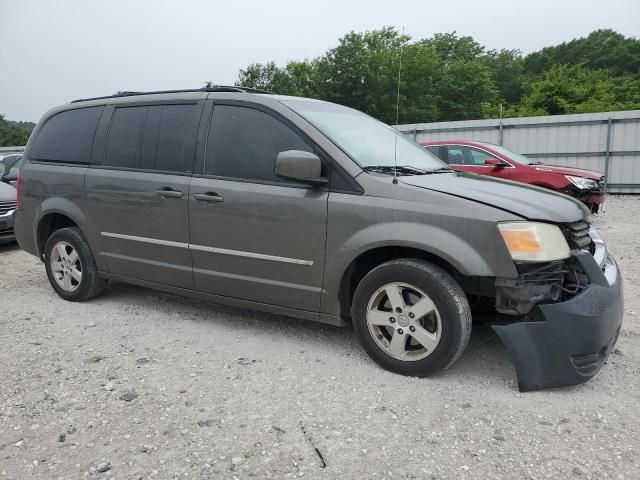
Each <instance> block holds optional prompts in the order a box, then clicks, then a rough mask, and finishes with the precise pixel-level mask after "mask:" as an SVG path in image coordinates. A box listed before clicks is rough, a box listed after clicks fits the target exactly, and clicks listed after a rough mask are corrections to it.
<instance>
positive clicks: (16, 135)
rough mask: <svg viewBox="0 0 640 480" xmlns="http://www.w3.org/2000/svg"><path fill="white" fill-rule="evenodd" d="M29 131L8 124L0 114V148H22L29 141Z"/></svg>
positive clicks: (12, 123) (10, 123)
mask: <svg viewBox="0 0 640 480" xmlns="http://www.w3.org/2000/svg"><path fill="white" fill-rule="evenodd" d="M29 135H31V130H30V129H29V128H25V127H22V126H20V125H18V124H16V123H15V122H10V121H8V120H6V119H5V118H4V115H2V114H0V147H15V146H22V145H25V144H26V143H27V140H29Z"/></svg>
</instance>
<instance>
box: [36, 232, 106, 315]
mask: <svg viewBox="0 0 640 480" xmlns="http://www.w3.org/2000/svg"><path fill="white" fill-rule="evenodd" d="M44 264H45V268H46V270H47V277H49V283H51V286H52V287H53V289H54V290H55V291H56V293H57V294H58V295H60V296H61V297H62V298H64V299H65V300H69V301H71V302H82V301H84V300H88V299H90V298H93V297H95V296H97V295H99V294H100V293H102V291H103V290H104V287H105V285H106V281H105V280H104V279H102V278H100V277H99V276H98V268H97V266H96V262H95V259H94V258H93V254H92V253H91V249H90V248H89V244H88V243H87V241H86V240H85V239H84V237H83V236H82V233H81V232H80V229H78V228H61V229H60V230H56V231H55V232H54V233H53V234H52V235H51V236H50V237H49V238H48V239H47V243H46V245H45V247H44Z"/></svg>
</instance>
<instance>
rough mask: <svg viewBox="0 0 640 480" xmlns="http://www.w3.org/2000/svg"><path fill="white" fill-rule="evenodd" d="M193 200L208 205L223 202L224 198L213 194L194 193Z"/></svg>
mask: <svg viewBox="0 0 640 480" xmlns="http://www.w3.org/2000/svg"><path fill="white" fill-rule="evenodd" d="M193 198H195V199H196V200H198V201H199V202H208V203H220V202H224V197H222V196H220V195H218V194H217V193H215V192H206V193H194V194H193Z"/></svg>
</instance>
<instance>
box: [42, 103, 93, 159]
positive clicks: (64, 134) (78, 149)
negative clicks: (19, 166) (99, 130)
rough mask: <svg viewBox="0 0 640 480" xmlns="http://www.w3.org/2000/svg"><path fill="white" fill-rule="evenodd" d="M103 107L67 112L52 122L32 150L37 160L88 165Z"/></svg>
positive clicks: (46, 126) (55, 116)
mask: <svg viewBox="0 0 640 480" xmlns="http://www.w3.org/2000/svg"><path fill="white" fill-rule="evenodd" d="M103 108H104V107H103V106H99V107H88V108H77V109H73V110H65V111H63V112H60V113H58V114H56V115H54V116H53V117H51V118H49V119H48V120H47V121H46V122H45V124H44V125H43V126H42V128H41V129H40V131H39V133H38V136H37V137H36V139H35V142H34V144H33V147H32V148H31V152H30V156H31V158H33V159H34V160H45V161H46V160H48V161H52V162H64V163H81V164H88V163H89V157H90V156H91V146H92V144H93V137H94V135H95V133H96V127H97V126H98V120H99V119H100V114H101V113H102V110H103Z"/></svg>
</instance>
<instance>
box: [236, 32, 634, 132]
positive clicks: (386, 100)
mask: <svg viewBox="0 0 640 480" xmlns="http://www.w3.org/2000/svg"><path fill="white" fill-rule="evenodd" d="M401 48H402V72H401V77H400V96H399V98H398V95H397V92H398V68H399V62H400V50H401ZM639 80H640V41H639V40H637V39H635V38H628V37H625V36H623V35H621V34H619V33H616V32H614V31H612V30H596V31H594V32H592V33H591V34H590V35H588V36H587V37H585V38H580V39H575V40H572V41H570V42H566V43H562V44H560V45H556V46H552V47H547V48H544V49H542V50H540V51H539V52H534V53H532V54H530V55H528V56H526V57H523V56H522V54H521V52H520V51H518V50H509V49H500V50H486V49H485V48H484V47H483V46H482V45H480V44H479V43H478V42H476V41H475V40H474V39H473V38H471V37H469V36H458V35H457V34H456V33H455V32H453V33H438V34H435V35H433V36H432V37H430V38H426V39H422V40H418V41H412V40H411V38H410V37H408V36H405V35H401V34H400V33H399V32H398V31H397V30H396V29H395V28H393V27H384V28H382V29H380V30H374V31H368V32H362V33H356V32H350V33H348V34H347V35H345V36H343V37H342V38H340V39H339V41H338V45H337V46H336V47H334V48H332V49H330V50H328V51H327V52H326V53H325V54H324V55H322V56H320V57H318V58H316V59H312V60H304V61H291V62H289V63H287V64H286V65H285V66H284V67H278V66H277V65H276V64H275V63H274V62H268V63H265V64H252V65H249V66H248V67H247V68H246V69H243V70H241V71H240V75H239V78H238V82H237V83H238V84H243V85H246V86H250V87H255V88H260V89H264V90H269V91H272V92H274V93H280V94H288V95H298V96H305V97H313V98H319V99H324V100H329V101H333V102H336V103H340V104H343V105H347V106H350V107H353V108H356V109H358V110H362V111H364V112H366V113H369V114H370V115H373V116H374V117H376V118H378V119H380V120H382V121H384V122H386V123H390V124H393V123H395V121H396V106H398V107H399V111H398V121H399V122H400V123H419V122H429V121H438V120H466V119H475V118H489V117H496V116H497V115H498V114H499V111H500V108H499V105H500V104H502V105H503V107H504V109H505V114H506V115H512V116H513V115H546V114H558V113H573V112H592V111H603V110H614V109H632V108H640V101H639V100H638V81H639Z"/></svg>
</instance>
